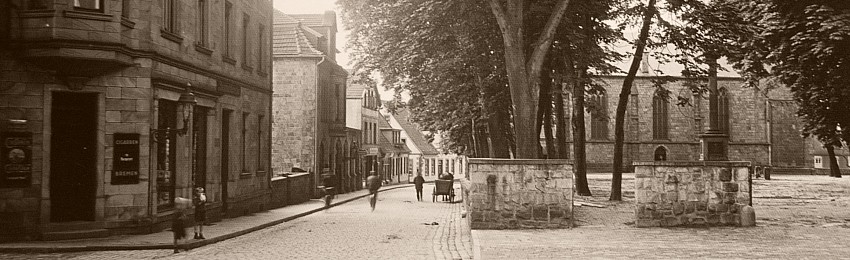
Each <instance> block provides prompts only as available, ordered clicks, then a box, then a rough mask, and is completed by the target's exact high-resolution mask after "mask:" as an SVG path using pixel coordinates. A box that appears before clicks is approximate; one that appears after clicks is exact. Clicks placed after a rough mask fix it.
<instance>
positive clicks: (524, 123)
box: [489, 0, 570, 159]
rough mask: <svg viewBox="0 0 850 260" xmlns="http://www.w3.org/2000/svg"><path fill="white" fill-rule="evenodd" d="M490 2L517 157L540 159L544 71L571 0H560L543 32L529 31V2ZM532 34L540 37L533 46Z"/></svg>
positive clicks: (501, 0) (513, 0) (504, 0)
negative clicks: (498, 34) (508, 94)
mask: <svg viewBox="0 0 850 260" xmlns="http://www.w3.org/2000/svg"><path fill="white" fill-rule="evenodd" d="M489 3H490V7H491V9H492V12H493V15H494V16H495V17H496V21H497V22H498V23H499V28H500V29H501V32H502V39H503V40H504V45H503V46H504V55H505V68H506V69H507V75H508V82H509V85H510V92H511V101H512V103H513V111H514V117H513V126H514V132H515V135H514V137H515V139H516V144H517V151H516V157H517V158H526V159H529V158H530V159H536V158H538V151H537V148H538V146H539V135H538V134H537V131H536V130H537V124H538V123H537V118H538V117H537V116H536V115H537V108H538V100H537V98H538V95H539V92H540V86H539V83H540V72H541V68H542V66H543V62H544V61H545V59H546V54H547V53H548V52H549V48H550V47H551V45H552V41H553V39H554V36H555V32H556V30H557V28H558V25H559V24H560V23H561V18H562V17H563V15H564V13H565V12H566V10H567V6H568V5H569V3H570V1H569V0H557V3H556V4H555V6H554V8H553V9H552V14H551V15H550V16H549V18H548V19H547V20H546V25H545V26H544V27H543V29H542V30H541V31H540V32H526V31H525V29H526V25H525V23H526V20H525V19H524V18H525V15H526V14H527V9H526V1H523V0H489ZM528 34H532V35H534V34H538V36H537V39H536V40H535V41H534V42H533V43H531V44H527V43H526V40H525V37H526V35H528Z"/></svg>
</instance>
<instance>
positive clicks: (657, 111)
mask: <svg viewBox="0 0 850 260" xmlns="http://www.w3.org/2000/svg"><path fill="white" fill-rule="evenodd" d="M668 120H669V118H668V116H667V99H665V98H663V97H661V96H659V95H658V93H657V92H656V94H655V95H653V97H652V139H655V140H666V139H668V136H667V132H668V125H669V123H668Z"/></svg>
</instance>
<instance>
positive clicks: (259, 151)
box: [257, 115, 263, 171]
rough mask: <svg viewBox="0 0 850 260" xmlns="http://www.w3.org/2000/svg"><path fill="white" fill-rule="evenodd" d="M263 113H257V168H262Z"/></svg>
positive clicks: (260, 169) (259, 169)
mask: <svg viewBox="0 0 850 260" xmlns="http://www.w3.org/2000/svg"><path fill="white" fill-rule="evenodd" d="M262 140H263V115H257V170H258V171H262V170H263V160H262V158H263V156H262V154H263V142H262Z"/></svg>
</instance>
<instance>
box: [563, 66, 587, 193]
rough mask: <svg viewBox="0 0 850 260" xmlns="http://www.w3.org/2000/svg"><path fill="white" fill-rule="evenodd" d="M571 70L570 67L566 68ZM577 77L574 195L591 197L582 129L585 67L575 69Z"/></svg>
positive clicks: (574, 113) (574, 106)
mask: <svg viewBox="0 0 850 260" xmlns="http://www.w3.org/2000/svg"><path fill="white" fill-rule="evenodd" d="M568 68H572V66H568ZM577 70H578V71H577V72H578V75H579V76H578V77H577V78H576V80H575V82H573V99H574V100H573V153H574V154H575V160H574V161H575V177H576V194H578V195H579V196H591V194H590V188H589V187H588V186H587V157H586V156H585V155H586V154H585V150H584V149H585V142H584V141H585V138H586V136H585V131H584V130H585V129H584V126H585V125H584V91H585V90H584V85H585V82H584V80H585V78H586V77H587V67H580V68H578V69H577Z"/></svg>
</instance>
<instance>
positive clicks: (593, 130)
mask: <svg viewBox="0 0 850 260" xmlns="http://www.w3.org/2000/svg"><path fill="white" fill-rule="evenodd" d="M593 98H594V101H595V103H596V104H597V106H598V109H597V111H596V113H595V114H594V113H592V114H591V115H590V139H591V140H608V118H607V116H608V94H607V93H606V92H604V91H603V92H601V93H599V94H597V95H596V96H595V97H593Z"/></svg>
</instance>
